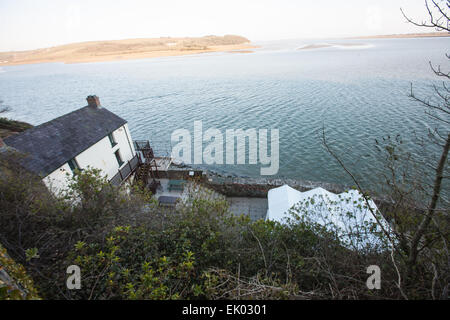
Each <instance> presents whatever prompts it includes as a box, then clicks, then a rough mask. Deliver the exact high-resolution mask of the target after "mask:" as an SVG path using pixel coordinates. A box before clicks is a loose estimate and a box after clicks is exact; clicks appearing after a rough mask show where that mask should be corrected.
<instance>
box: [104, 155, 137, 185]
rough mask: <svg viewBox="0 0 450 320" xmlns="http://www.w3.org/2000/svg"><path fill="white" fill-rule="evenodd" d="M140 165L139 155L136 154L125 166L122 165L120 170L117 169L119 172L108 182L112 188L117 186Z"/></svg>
mask: <svg viewBox="0 0 450 320" xmlns="http://www.w3.org/2000/svg"><path fill="white" fill-rule="evenodd" d="M140 163H141V159H140V157H139V155H138V154H136V155H135V156H134V157H133V158H132V159H130V160H128V162H127V164H126V165H124V166H123V168H122V169H119V172H117V173H116V175H114V176H113V177H112V179H111V180H109V182H110V183H111V184H112V185H114V186H119V185H120V184H122V182H124V181H125V180H127V179H128V178H129V177H130V176H131V175H132V174H133V173H134V172H135V171H136V169H137V168H138V167H139V164H140Z"/></svg>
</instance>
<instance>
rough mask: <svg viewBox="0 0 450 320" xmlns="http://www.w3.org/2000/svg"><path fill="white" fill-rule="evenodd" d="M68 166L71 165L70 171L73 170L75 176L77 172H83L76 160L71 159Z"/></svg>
mask: <svg viewBox="0 0 450 320" xmlns="http://www.w3.org/2000/svg"><path fill="white" fill-rule="evenodd" d="M67 164H68V165H69V167H70V170H72V173H73V174H75V170H78V171H81V169H80V166H79V165H78V163H77V161H76V160H75V158H73V159H70V160H69V161H67Z"/></svg>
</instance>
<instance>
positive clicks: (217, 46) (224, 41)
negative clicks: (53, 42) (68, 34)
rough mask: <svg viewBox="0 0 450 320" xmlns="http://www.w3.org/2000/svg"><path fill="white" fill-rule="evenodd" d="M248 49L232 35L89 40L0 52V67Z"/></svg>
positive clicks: (247, 43)
mask: <svg viewBox="0 0 450 320" xmlns="http://www.w3.org/2000/svg"><path fill="white" fill-rule="evenodd" d="M249 48H254V46H252V45H250V41H249V40H248V39H247V38H244V37H241V36H236V35H226V36H223V37H219V36H205V37H200V38H171V37H165V38H152V39H126V40H112V41H90V42H80V43H71V44H67V45H61V46H56V47H50V48H44V49H37V50H29V51H11V52H0V66H2V65H18V64H28V63H43V62H65V63H76V62H95V61H109V60H122V59H141V58H151V57H161V56H174V55H185V54H193V53H203V52H215V51H229V50H237V49H249Z"/></svg>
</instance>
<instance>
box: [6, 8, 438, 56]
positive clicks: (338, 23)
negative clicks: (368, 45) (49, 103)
mask: <svg viewBox="0 0 450 320" xmlns="http://www.w3.org/2000/svg"><path fill="white" fill-rule="evenodd" d="M400 7H402V8H403V9H404V10H405V11H406V12H407V13H408V14H409V15H410V16H411V17H413V18H417V19H418V20H421V19H422V18H424V17H425V6H424V0H0V51H9V50H28V49H36V48H43V47H49V46H55V45H60V44H65V43H71V42H81V41H91V40H112V39H126V38H153V37H161V36H171V37H185V36H186V37H187V36H190V37H196V36H204V35H225V34H237V35H242V36H245V37H247V38H248V39H250V40H251V41H266V40H281V39H295V38H335V37H347V36H363V35H379V34H394V33H413V32H430V31H433V30H426V29H422V28H418V27H415V26H412V25H410V24H407V23H406V22H405V20H404V18H403V16H402V15H401V12H400Z"/></svg>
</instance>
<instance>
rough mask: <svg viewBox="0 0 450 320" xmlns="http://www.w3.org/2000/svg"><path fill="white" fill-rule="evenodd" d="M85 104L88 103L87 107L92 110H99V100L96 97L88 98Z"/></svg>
mask: <svg viewBox="0 0 450 320" xmlns="http://www.w3.org/2000/svg"><path fill="white" fill-rule="evenodd" d="M86 100H87V102H88V106H89V107H93V108H101V107H102V106H101V104H100V98H99V97H97V96H96V95H93V96H88V97H87V98H86Z"/></svg>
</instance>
